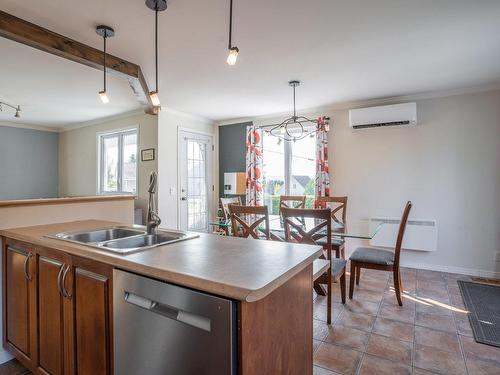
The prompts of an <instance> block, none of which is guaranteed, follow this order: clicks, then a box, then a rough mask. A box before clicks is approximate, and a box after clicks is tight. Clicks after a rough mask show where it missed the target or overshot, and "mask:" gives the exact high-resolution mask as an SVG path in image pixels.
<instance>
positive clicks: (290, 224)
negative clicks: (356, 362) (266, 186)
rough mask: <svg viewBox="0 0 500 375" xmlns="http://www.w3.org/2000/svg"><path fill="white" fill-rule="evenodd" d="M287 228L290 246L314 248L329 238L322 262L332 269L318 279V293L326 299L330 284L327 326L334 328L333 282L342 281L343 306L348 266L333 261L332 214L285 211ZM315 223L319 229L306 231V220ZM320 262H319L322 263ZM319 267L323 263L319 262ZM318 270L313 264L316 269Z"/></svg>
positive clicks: (301, 209)
mask: <svg viewBox="0 0 500 375" xmlns="http://www.w3.org/2000/svg"><path fill="white" fill-rule="evenodd" d="M281 213H282V215H283V225H284V229H285V240H286V241H288V242H295V243H304V244H311V245H319V244H318V240H319V239H321V238H325V241H326V245H322V246H323V249H325V248H326V257H325V255H324V254H323V255H322V256H321V257H320V258H321V259H325V258H326V259H327V260H328V262H329V267H328V270H326V272H324V273H322V274H321V275H320V276H315V277H316V279H315V280H314V290H315V291H316V292H317V293H318V294H320V295H325V291H324V290H323V288H322V285H323V284H326V296H327V304H328V306H327V317H326V320H327V323H328V324H331V321H332V282H336V281H337V279H340V292H341V297H342V303H345V295H346V279H345V271H346V264H347V262H346V261H345V260H344V259H332V251H331V238H332V221H331V216H330V215H331V210H330V209H329V208H327V209H319V210H318V209H303V208H286V207H284V208H282V211H281ZM306 218H313V219H315V224H316V225H315V226H314V228H312V229H310V230H308V231H307V230H305V229H304V224H302V223H303V222H304V219H306ZM321 259H319V260H321ZM318 263H319V262H318ZM314 268H316V267H315V265H314V264H313V269H314Z"/></svg>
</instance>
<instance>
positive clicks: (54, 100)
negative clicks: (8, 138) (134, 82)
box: [0, 38, 139, 128]
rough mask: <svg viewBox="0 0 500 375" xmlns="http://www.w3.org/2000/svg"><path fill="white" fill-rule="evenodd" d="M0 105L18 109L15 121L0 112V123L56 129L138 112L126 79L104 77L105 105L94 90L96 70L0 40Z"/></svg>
mask: <svg viewBox="0 0 500 375" xmlns="http://www.w3.org/2000/svg"><path fill="white" fill-rule="evenodd" d="M0 51H1V55H2V58H1V59H0V82H1V86H0V101H4V102H7V103H9V104H12V105H15V106H17V105H20V106H21V110H22V111H21V117H20V118H15V117H14V113H15V111H13V110H11V109H9V108H5V107H4V108H3V111H1V112H0V122H10V123H18V124H30V125H42V126H46V127H54V128H59V127H63V126H65V125H71V124H75V123H81V122H87V121H92V120H95V119H98V118H103V117H109V116H113V115H117V114H121V113H124V112H128V111H133V110H135V109H138V108H139V103H138V102H137V100H136V98H135V96H134V94H133V92H132V90H131V89H130V87H129V85H128V81H127V80H126V79H124V78H121V77H115V76H113V75H110V74H108V92H109V97H110V99H111V101H110V103H108V104H106V105H104V104H103V103H102V102H101V100H100V99H99V95H98V92H99V91H100V90H101V89H102V88H101V86H102V84H103V78H102V77H103V74H102V72H100V71H98V70H96V69H93V68H89V67H87V66H84V65H82V64H78V63H75V62H72V61H69V60H66V59H63V58H60V57H57V56H54V55H51V54H48V53H45V52H42V51H39V50H37V49H34V48H31V47H28V46H25V45H23V44H19V43H16V42H13V41H10V40H7V39H4V38H0Z"/></svg>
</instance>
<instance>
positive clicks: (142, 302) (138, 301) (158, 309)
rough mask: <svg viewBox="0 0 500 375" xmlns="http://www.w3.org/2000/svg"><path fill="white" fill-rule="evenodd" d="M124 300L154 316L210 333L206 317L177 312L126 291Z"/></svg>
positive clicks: (209, 324) (172, 308)
mask: <svg viewBox="0 0 500 375" xmlns="http://www.w3.org/2000/svg"><path fill="white" fill-rule="evenodd" d="M124 299H125V302H127V303H130V304H131V305H135V306H137V307H140V308H142V309H145V310H148V311H151V312H154V313H155V314H158V315H161V316H164V317H166V318H169V319H172V320H176V321H178V322H181V323H184V324H187V325H189V326H192V327H196V328H199V329H201V330H203V331H206V332H210V331H211V320H210V319H209V318H207V317H204V316H201V315H197V314H193V313H190V312H188V311H184V310H179V309H176V308H175V307H172V306H169V305H166V304H163V303H160V302H157V301H153V300H151V299H149V298H146V297H143V296H140V295H138V294H135V293H132V292H128V291H125V296H124Z"/></svg>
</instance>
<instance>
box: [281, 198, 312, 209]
mask: <svg viewBox="0 0 500 375" xmlns="http://www.w3.org/2000/svg"><path fill="white" fill-rule="evenodd" d="M283 207H285V208H305V207H306V196H305V195H280V209H281V208H283Z"/></svg>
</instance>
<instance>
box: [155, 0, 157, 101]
mask: <svg viewBox="0 0 500 375" xmlns="http://www.w3.org/2000/svg"><path fill="white" fill-rule="evenodd" d="M155 58H156V92H158V5H157V7H156V10H155Z"/></svg>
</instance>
